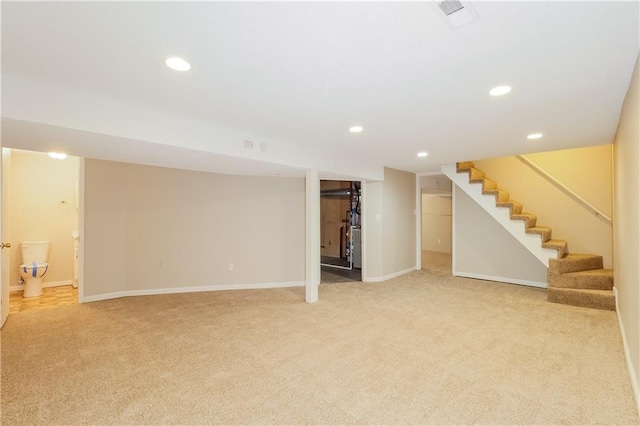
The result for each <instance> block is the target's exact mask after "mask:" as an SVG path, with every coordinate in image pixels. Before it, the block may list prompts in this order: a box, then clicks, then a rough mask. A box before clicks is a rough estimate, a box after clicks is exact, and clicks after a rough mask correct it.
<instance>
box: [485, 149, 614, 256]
mask: <svg viewBox="0 0 640 426" xmlns="http://www.w3.org/2000/svg"><path fill="white" fill-rule="evenodd" d="M526 157H527V158H529V159H531V160H532V161H534V162H535V163H536V164H538V165H539V166H540V167H541V168H543V169H545V170H546V169H547V168H548V171H549V172H550V173H551V174H552V175H553V176H554V177H556V179H558V180H559V181H561V182H562V183H563V184H564V185H566V186H567V187H569V188H570V189H571V190H573V191H575V192H576V193H578V195H580V196H581V197H582V198H584V199H586V200H587V201H589V202H590V203H591V204H593V205H594V206H595V207H597V208H598V209H600V210H601V211H602V212H604V213H605V214H607V215H608V216H609V217H611V209H612V201H611V200H612V151H611V145H602V146H596V147H587V148H578V149H571V150H563V151H555V152H546V153H539V154H535V155H527V156H526ZM474 163H475V164H476V168H478V169H480V170H482V171H483V172H485V173H486V175H487V177H488V178H489V179H491V180H494V181H496V182H498V186H499V187H500V188H503V189H505V190H506V191H508V192H509V193H510V194H511V198H513V199H515V200H517V201H520V202H521V203H523V205H524V211H526V212H530V213H534V214H535V215H536V216H537V217H538V225H541V226H548V227H550V228H551V229H553V238H559V239H564V240H567V241H568V243H569V251H570V252H573V253H594V254H599V255H601V256H603V259H604V264H605V267H608V268H611V267H612V264H613V249H612V244H613V228H612V225H611V224H610V223H609V222H607V221H605V220H604V219H602V218H601V217H598V216H596V215H595V214H594V213H593V212H592V211H590V210H589V209H587V208H585V207H584V206H583V205H582V204H580V203H578V202H576V201H575V200H574V199H572V198H571V197H569V196H567V195H566V194H565V193H564V192H563V191H562V190H560V189H558V188H557V187H556V186H555V185H553V184H552V183H550V182H549V181H548V180H547V179H545V178H544V177H542V176H541V175H540V174H539V173H537V172H536V171H534V170H533V169H531V168H530V167H528V166H527V165H525V164H524V163H523V162H522V161H520V160H519V159H518V158H517V157H502V158H496V159H491V160H482V161H475V162H474Z"/></svg>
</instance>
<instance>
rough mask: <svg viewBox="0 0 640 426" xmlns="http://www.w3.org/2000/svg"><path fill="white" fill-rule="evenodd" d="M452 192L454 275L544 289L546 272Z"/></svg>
mask: <svg viewBox="0 0 640 426" xmlns="http://www.w3.org/2000/svg"><path fill="white" fill-rule="evenodd" d="M453 191H454V204H455V205H454V226H455V235H454V236H453V238H454V244H455V248H454V252H453V253H452V260H453V262H452V267H453V271H452V272H453V275H455V276H457V277H467V278H476V279H483V280H489V281H498V282H503V283H505V282H507V283H512V284H519V285H526V286H533V287H542V288H546V287H547V268H546V267H545V266H544V265H543V264H542V263H541V262H540V261H539V260H538V259H536V258H535V257H534V256H533V255H532V254H531V253H529V251H528V250H527V249H526V248H525V247H523V246H522V244H520V242H519V241H517V240H516V239H515V238H514V237H513V236H512V235H511V234H509V232H507V231H506V230H505V229H504V228H503V227H502V226H501V225H500V224H499V223H498V222H497V221H496V220H495V219H493V217H491V215H489V213H487V212H486V211H485V210H484V209H483V208H482V207H480V206H479V205H478V204H477V203H476V202H475V200H473V199H472V198H471V197H470V196H469V195H467V194H466V193H465V192H464V191H463V190H461V189H460V188H459V187H457V186H454V190H453Z"/></svg>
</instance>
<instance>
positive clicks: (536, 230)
mask: <svg viewBox="0 0 640 426" xmlns="http://www.w3.org/2000/svg"><path fill="white" fill-rule="evenodd" d="M525 232H526V233H527V234H538V235H540V238H541V239H542V242H543V243H545V242H547V241H549V240H550V239H551V228H548V227H546V226H534V227H532V228H528V229H527V230H526V231H525Z"/></svg>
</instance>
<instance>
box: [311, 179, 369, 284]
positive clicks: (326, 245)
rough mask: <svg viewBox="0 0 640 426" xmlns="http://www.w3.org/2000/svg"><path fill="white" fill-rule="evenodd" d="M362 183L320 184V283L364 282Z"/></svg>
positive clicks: (329, 181) (326, 182) (339, 182)
mask: <svg viewBox="0 0 640 426" xmlns="http://www.w3.org/2000/svg"><path fill="white" fill-rule="evenodd" d="M361 217H362V191H361V183H360V182H359V181H339V180H321V181H320V282H321V283H340V282H353V281H362V238H361V237H362V227H361Z"/></svg>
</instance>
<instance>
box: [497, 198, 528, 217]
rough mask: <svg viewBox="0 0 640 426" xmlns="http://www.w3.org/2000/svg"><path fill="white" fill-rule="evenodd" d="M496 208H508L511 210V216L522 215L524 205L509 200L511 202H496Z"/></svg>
mask: <svg viewBox="0 0 640 426" xmlns="http://www.w3.org/2000/svg"><path fill="white" fill-rule="evenodd" d="M496 207H506V208H508V209H509V212H510V213H509V214H512V215H513V214H520V213H522V203H520V202H518V201H515V200H509V201H498V202H496Z"/></svg>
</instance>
